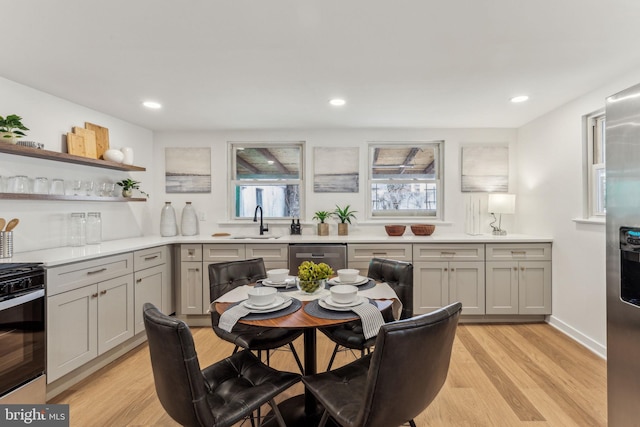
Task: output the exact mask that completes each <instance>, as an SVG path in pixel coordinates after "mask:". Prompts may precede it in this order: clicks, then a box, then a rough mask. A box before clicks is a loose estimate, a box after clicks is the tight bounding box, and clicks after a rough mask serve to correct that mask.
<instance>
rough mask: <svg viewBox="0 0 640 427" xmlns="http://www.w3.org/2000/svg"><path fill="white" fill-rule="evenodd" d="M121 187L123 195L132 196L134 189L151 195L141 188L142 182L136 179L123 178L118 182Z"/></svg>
mask: <svg viewBox="0 0 640 427" xmlns="http://www.w3.org/2000/svg"><path fill="white" fill-rule="evenodd" d="M116 184H118V185H119V186H120V187H122V196H123V197H131V194H132V193H133V190H138V191H139V192H141V193H142V194H144V195H145V196H147V197H150V196H149V194H148V193H145V192H144V191H142V190H141V189H140V182H138V181H134V180H133V179H131V178H127V179H123V180H122V181H118V182H116Z"/></svg>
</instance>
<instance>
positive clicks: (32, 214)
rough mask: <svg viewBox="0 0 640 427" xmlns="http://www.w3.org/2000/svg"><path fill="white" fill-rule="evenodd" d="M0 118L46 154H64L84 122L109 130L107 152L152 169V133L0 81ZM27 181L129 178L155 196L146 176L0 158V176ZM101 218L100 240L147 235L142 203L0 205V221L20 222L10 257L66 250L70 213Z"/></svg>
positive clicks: (145, 209) (146, 208)
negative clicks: (14, 123) (14, 118)
mask: <svg viewBox="0 0 640 427" xmlns="http://www.w3.org/2000/svg"><path fill="white" fill-rule="evenodd" d="M0 93H1V94H2V96H0V115H1V116H3V117H5V116H7V115H9V114H17V115H19V116H21V117H22V118H23V123H24V124H25V125H26V126H27V127H28V128H29V129H30V130H29V131H28V132H27V136H26V137H25V138H23V139H24V140H27V141H36V142H41V143H44V145H45V147H44V148H45V149H47V150H51V151H57V152H66V139H65V136H66V134H67V132H70V131H71V130H72V127H73V126H79V127H84V122H85V121H87V122H91V123H95V124H98V125H101V126H104V127H107V128H109V138H110V146H111V147H115V148H121V147H123V146H128V147H132V148H133V149H134V156H135V158H134V163H135V164H136V165H137V166H143V167H146V168H151V167H152V161H151V159H152V149H153V146H152V138H153V134H152V132H151V131H149V130H146V129H143V128H141V127H138V126H134V125H132V124H130V123H127V122H124V121H122V120H119V119H116V118H114V117H110V116H107V115H105V114H102V113H99V112H97V111H94V110H90V109H88V108H85V107H82V106H80V105H77V104H73V103H71V102H68V101H66V100H63V99H60V98H57V97H54V96H51V95H49V94H46V93H43V92H40V91H37V90H34V89H31V88H28V87H26V86H22V85H19V84H17V83H15V82H12V81H9V80H6V79H2V78H0ZM18 174H20V175H27V176H29V177H30V178H35V177H36V176H44V177H47V178H49V179H52V178H62V179H67V180H68V179H71V178H80V179H83V180H95V181H103V180H112V181H114V182H115V181H119V180H121V179H124V178H127V177H131V178H133V179H135V180H137V181H141V182H142V186H141V188H142V189H144V190H146V191H147V192H148V193H150V194H151V196H152V197H153V196H154V185H153V184H154V183H153V181H152V179H151V177H152V173H151V171H150V170H147V171H146V172H131V173H128V172H122V171H115V170H110V169H101V168H94V167H89V166H84V165H74V164H69V163H60V162H55V161H51V160H43V159H32V158H27V157H21V156H15V155H11V154H4V153H0V176H1V177H3V181H4V182H6V177H9V176H12V175H18ZM90 211H97V212H101V213H102V220H103V235H104V240H113V239H120V238H125V237H134V236H140V235H142V234H149V233H151V230H152V228H151V224H150V222H149V221H147V218H149V217H150V216H149V212H150V211H149V205H148V204H147V203H143V202H140V203H113V202H111V203H109V202H75V201H74V202H69V201H28V200H26V201H16V200H1V199H0V217H3V218H5V219H7V220H8V219H10V218H19V219H20V224H19V225H18V227H17V228H16V229H15V231H14V251H15V252H25V251H29V250H35V249H44V248H52V247H58V246H65V245H66V242H67V240H66V227H67V221H68V216H69V213H71V212H90Z"/></svg>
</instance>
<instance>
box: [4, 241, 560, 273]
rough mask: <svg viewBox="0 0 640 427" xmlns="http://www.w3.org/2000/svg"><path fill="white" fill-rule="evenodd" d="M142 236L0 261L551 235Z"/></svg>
mask: <svg viewBox="0 0 640 427" xmlns="http://www.w3.org/2000/svg"><path fill="white" fill-rule="evenodd" d="M268 237H270V238H265V237H261V236H257V235H255V236H248V235H243V234H242V235H241V234H239V235H236V236H223V237H211V236H174V237H160V236H143V237H133V238H129V239H120V240H110V241H106V242H102V243H100V244H99V245H85V246H79V247H71V246H65V247H60V248H51V249H42V250H37V251H30V252H20V253H14V255H13V257H11V258H5V259H1V260H0V263H19V262H41V263H44V265H45V267H54V266H57V265H62V264H68V263H70V262H78V261H86V260H89V259H94V258H100V257H104V256H109V255H117V254H121V253H123V252H130V251H137V250H141V249H147V248H151V247H154V246H161V245H173V244H189V243H191V244H206V243H240V244H241V243H251V244H255V243H264V244H270V243H285V244H290V243H311V244H314V243H316V244H317V243H351V244H353V243H409V244H414V243H549V242H552V241H553V239H552V238H551V237H543V236H529V235H524V234H509V235H506V236H494V235H491V234H482V235H477V236H471V235H468V234H443V235H437V234H436V235H432V236H414V235H406V236H398V237H390V236H380V235H375V236H374V235H357V234H354V235H348V236H338V235H332V236H317V235H298V236H290V235H283V236H268Z"/></svg>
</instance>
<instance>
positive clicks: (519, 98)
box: [511, 95, 529, 103]
mask: <svg viewBox="0 0 640 427" xmlns="http://www.w3.org/2000/svg"><path fill="white" fill-rule="evenodd" d="M528 99H529V97H528V96H527V95H519V96H514V97H513V98H511V102H514V103H518V102H524V101H526V100H528Z"/></svg>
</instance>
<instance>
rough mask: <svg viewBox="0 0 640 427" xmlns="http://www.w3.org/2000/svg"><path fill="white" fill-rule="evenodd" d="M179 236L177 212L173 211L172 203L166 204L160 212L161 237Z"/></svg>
mask: <svg viewBox="0 0 640 427" xmlns="http://www.w3.org/2000/svg"><path fill="white" fill-rule="evenodd" d="M176 234H178V223H177V222H176V211H175V210H173V206H171V202H165V203H164V206H163V207H162V212H160V235H161V236H163V237H169V236H175V235H176Z"/></svg>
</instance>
